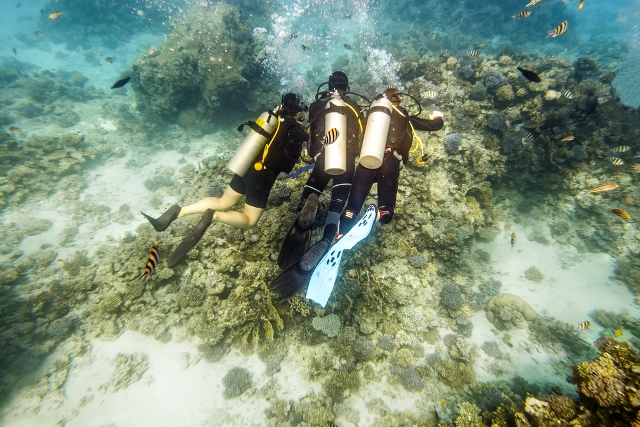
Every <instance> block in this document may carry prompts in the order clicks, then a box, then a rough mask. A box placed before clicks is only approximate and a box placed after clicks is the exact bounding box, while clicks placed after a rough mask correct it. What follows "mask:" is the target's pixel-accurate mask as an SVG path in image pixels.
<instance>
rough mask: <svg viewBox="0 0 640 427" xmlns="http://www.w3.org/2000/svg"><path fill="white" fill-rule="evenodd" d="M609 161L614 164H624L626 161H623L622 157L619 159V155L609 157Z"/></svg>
mask: <svg viewBox="0 0 640 427" xmlns="http://www.w3.org/2000/svg"><path fill="white" fill-rule="evenodd" d="M609 161H610V162H611V164H612V165H614V166H621V165H624V162H623V161H622V159H619V158H618V157H609Z"/></svg>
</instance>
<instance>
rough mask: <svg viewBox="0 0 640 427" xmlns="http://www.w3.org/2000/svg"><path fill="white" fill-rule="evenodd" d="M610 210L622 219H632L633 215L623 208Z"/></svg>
mask: <svg viewBox="0 0 640 427" xmlns="http://www.w3.org/2000/svg"><path fill="white" fill-rule="evenodd" d="M609 212H611V213H612V214H614V215H618V216H619V217H620V218H622V219H631V216H630V215H629V214H628V213H626V212H625V211H623V210H622V209H617V208H615V209H609Z"/></svg>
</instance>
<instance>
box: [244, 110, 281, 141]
mask: <svg viewBox="0 0 640 427" xmlns="http://www.w3.org/2000/svg"><path fill="white" fill-rule="evenodd" d="M267 112H268V113H269V117H267V123H268V122H269V121H270V120H271V118H272V117H273V118H275V119H276V120H277V119H278V116H277V115H276V113H274V112H273V111H271V110H269V111H267ZM245 125H246V126H249V127H250V128H251V130H252V131H254V132H256V133H258V134H260V135H262V136H264V137H265V138H267V139H271V137H272V136H273V134H271V133H269V132H267V131H266V130H264V129H263V128H262V126H260V125H259V124H258V123H256V122H254V121H253V120H248V121H246V122H244V123H242V124H241V125H240V126H238V132H242V129H243V128H244V127H245Z"/></svg>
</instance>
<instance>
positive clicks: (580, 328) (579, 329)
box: [576, 320, 591, 335]
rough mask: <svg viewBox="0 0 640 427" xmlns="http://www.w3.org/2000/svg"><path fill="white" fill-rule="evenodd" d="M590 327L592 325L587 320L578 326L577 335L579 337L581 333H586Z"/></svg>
mask: <svg viewBox="0 0 640 427" xmlns="http://www.w3.org/2000/svg"><path fill="white" fill-rule="evenodd" d="M589 325H591V322H589V321H588V320H585V321H584V322H582V323H580V324H579V325H578V330H577V331H576V335H578V334H579V333H580V332H582V331H584V330H585V329H589Z"/></svg>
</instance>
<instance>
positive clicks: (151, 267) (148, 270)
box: [138, 245, 160, 282]
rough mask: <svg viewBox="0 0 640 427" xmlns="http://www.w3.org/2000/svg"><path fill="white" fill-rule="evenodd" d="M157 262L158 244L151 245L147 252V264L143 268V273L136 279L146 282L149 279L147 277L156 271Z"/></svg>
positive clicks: (158, 258) (158, 259) (158, 257)
mask: <svg viewBox="0 0 640 427" xmlns="http://www.w3.org/2000/svg"><path fill="white" fill-rule="evenodd" d="M158 262H160V248H159V247H158V245H153V246H151V251H150V252H149V259H147V265H146V266H145V268H144V273H142V274H141V275H140V277H138V280H139V281H141V282H146V281H147V280H149V277H151V275H152V274H153V272H154V271H156V267H157V266H158Z"/></svg>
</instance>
